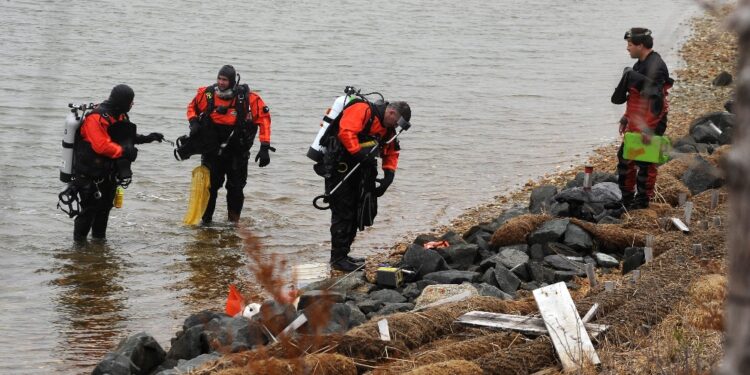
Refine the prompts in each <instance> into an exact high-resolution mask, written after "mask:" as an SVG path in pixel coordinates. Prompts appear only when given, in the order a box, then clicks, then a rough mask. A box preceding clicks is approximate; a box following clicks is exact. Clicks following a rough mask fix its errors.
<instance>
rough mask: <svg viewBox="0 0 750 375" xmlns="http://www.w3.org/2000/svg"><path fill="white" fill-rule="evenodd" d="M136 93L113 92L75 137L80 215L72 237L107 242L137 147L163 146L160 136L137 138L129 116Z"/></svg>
mask: <svg viewBox="0 0 750 375" xmlns="http://www.w3.org/2000/svg"><path fill="white" fill-rule="evenodd" d="M134 97H135V93H134V92H133V89H132V88H130V86H128V85H125V84H120V85H117V86H115V87H114V88H112V91H111V92H110V94H109V98H108V99H107V100H105V101H103V102H102V103H101V104H99V105H98V106H97V107H96V108H95V109H94V110H93V111H92V112H91V113H89V114H88V115H87V116H86V118H85V119H84V120H83V124H82V125H81V127H80V128H79V129H78V131H77V133H76V140H75V145H74V146H73V149H74V162H73V166H74V167H73V168H74V175H75V178H74V180H73V181H72V182H71V184H72V185H73V186H74V188H75V190H76V191H77V193H78V194H79V196H80V207H81V209H80V213H79V214H78V215H77V216H76V218H75V225H74V229H73V237H74V239H75V240H76V241H83V240H85V239H86V237H87V236H88V233H89V231H91V232H92V236H93V237H94V238H104V237H105V236H106V232H107V221H108V219H109V211H110V210H111V209H112V207H113V201H114V198H115V190H116V189H117V186H122V187H127V186H128V185H129V184H130V181H131V178H132V172H131V170H130V163H132V162H133V161H135V159H136V157H137V155H138V149H137V148H136V147H135V145H136V144H141V143H150V142H154V141H159V142H161V141H162V140H164V136H163V135H162V134H161V133H151V134H149V135H139V134H137V128H136V125H135V124H134V123H132V122H130V118H129V117H128V112H129V111H130V108H131V107H132V106H133V98H134Z"/></svg>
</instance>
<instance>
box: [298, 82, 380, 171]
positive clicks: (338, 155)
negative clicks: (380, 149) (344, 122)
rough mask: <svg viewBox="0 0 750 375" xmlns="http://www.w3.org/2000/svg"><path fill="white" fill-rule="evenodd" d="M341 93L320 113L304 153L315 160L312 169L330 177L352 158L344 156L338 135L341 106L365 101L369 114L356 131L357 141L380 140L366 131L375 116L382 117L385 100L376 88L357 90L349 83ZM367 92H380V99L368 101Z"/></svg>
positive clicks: (365, 144)
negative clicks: (310, 143) (313, 138)
mask: <svg viewBox="0 0 750 375" xmlns="http://www.w3.org/2000/svg"><path fill="white" fill-rule="evenodd" d="M344 94H345V95H344V96H340V97H338V98H336V100H335V101H334V103H333V105H332V106H331V108H329V110H328V111H327V112H326V115H325V116H323V122H322V123H321V129H320V130H319V131H318V134H317V135H316V137H315V141H314V142H313V145H312V146H311V147H310V149H309V150H308V153H307V156H308V157H309V158H310V159H312V160H314V161H316V164H315V166H314V167H313V169H314V170H315V172H316V173H317V174H318V175H320V176H321V177H324V178H332V177H334V175H335V174H336V173H339V174H343V173H346V172H347V171H348V170H349V169H350V168H351V164H352V163H351V161H352V160H350V159H351V158H350V157H347V156H348V153H347V152H346V149H345V148H344V146H343V144H342V143H341V140H340V139H339V137H338V133H339V123H340V122H341V118H342V117H343V114H344V110H346V109H347V108H349V107H350V106H352V105H355V104H357V103H367V105H368V106H369V107H370V118H369V119H368V120H367V122H366V123H365V126H364V128H363V129H362V131H361V132H360V133H359V134H358V138H359V142H360V144H362V146H363V147H374V146H375V145H376V144H378V143H380V139H379V138H378V137H375V136H373V135H370V129H371V127H372V123H373V122H374V120H375V118H376V117H377V118H378V119H379V120H380V121H381V122H382V121H383V116H384V114H385V108H386V107H387V106H388V102H386V101H385V99H384V98H383V95H381V94H380V93H378V92H372V93H368V94H361V93H360V90H357V89H355V88H354V87H352V86H347V87H346V88H345V89H344ZM371 95H378V96H380V100H377V101H376V102H374V103H373V102H371V101H370V100H368V99H367V97H368V96H371Z"/></svg>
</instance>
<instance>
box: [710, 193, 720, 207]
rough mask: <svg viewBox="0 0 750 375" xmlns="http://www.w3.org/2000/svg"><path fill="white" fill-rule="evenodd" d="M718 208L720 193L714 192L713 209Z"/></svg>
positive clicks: (712, 194)
mask: <svg viewBox="0 0 750 375" xmlns="http://www.w3.org/2000/svg"><path fill="white" fill-rule="evenodd" d="M716 207H719V191H718V190H714V191H712V192H711V209H712V210H715V209H716Z"/></svg>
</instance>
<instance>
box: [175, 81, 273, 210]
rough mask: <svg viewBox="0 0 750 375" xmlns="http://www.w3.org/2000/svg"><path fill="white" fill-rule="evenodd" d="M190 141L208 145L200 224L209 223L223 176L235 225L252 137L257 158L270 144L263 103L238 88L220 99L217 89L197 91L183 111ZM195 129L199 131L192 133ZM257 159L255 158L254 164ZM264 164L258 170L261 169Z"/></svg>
mask: <svg viewBox="0 0 750 375" xmlns="http://www.w3.org/2000/svg"><path fill="white" fill-rule="evenodd" d="M187 119H188V121H189V122H190V124H191V125H190V127H191V138H193V137H195V136H196V134H197V136H199V137H201V138H203V139H204V140H210V141H208V142H209V143H210V145H209V147H208V149H207V150H204V151H205V152H202V156H201V163H202V164H203V165H205V166H206V167H207V168H208V169H209V170H210V172H211V188H210V194H211V195H210V198H209V202H208V206H207V208H206V211H205V212H204V213H203V222H204V223H209V222H211V220H212V217H213V213H214V210H215V208H216V197H217V194H218V191H219V188H221V187H222V186H223V185H224V180H225V176H226V189H227V209H228V213H229V220H231V221H237V220H238V219H239V216H240V212H241V211H242V206H243V203H244V201H245V195H244V193H243V191H242V189H243V188H244V187H245V184H246V183H247V165H248V158H249V157H250V153H249V152H250V148H251V147H252V144H253V140H254V139H255V134H256V133H258V139H259V141H260V144H261V150H260V153H259V156H260V155H261V154H262V153H263V152H265V155H266V156H267V155H268V149H269V148H270V142H271V114H270V111H269V109H268V106H266V104H265V103H264V102H263V99H261V97H260V96H259V95H258V94H256V93H255V92H252V91H250V89H249V88H248V86H247V85H239V86H238V87H237V88H236V92H233V93H232V94H231V95H228V94H227V95H222V93H221V92H220V90H219V89H218V87H217V85H212V86H207V87H201V88H199V89H198V92H197V94H196V95H195V97H194V98H193V100H192V101H190V104H188V107H187ZM196 127H197V128H199V129H196ZM257 159H258V157H256V160H257ZM267 163H268V162H267V161H266V163H265V164H263V161H261V164H260V165H261V166H265V165H266V164H267Z"/></svg>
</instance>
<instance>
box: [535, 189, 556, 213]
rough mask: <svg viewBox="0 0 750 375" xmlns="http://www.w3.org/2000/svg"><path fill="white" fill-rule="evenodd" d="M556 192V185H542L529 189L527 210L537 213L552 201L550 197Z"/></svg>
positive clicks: (547, 206)
mask: <svg viewBox="0 0 750 375" xmlns="http://www.w3.org/2000/svg"><path fill="white" fill-rule="evenodd" d="M556 194H557V187H556V186H554V185H543V186H539V187H536V188H534V189H533V190H532V191H531V198H530V199H529V212H531V213H532V214H539V213H541V212H542V211H543V209H544V210H546V209H547V208H549V206H550V205H551V203H552V197H554V196H555V195H556ZM545 207H546V208H545Z"/></svg>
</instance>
